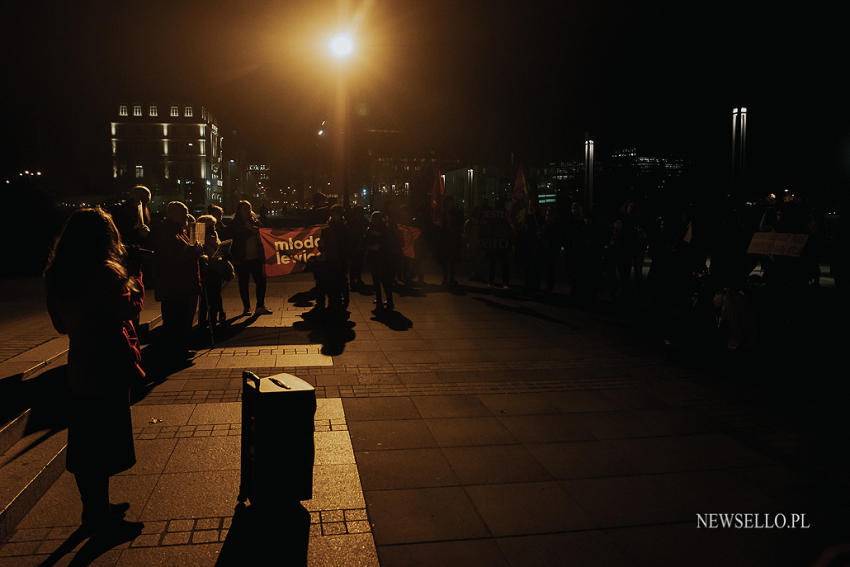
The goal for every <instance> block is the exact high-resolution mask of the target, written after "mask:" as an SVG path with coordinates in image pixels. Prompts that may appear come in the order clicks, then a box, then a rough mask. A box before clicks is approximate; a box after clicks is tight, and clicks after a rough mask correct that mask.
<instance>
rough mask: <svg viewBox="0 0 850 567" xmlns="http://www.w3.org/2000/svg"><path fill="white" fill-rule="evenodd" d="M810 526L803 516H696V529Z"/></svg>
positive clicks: (780, 528)
mask: <svg viewBox="0 0 850 567" xmlns="http://www.w3.org/2000/svg"><path fill="white" fill-rule="evenodd" d="M811 527H812V525H811V524H810V523H809V522H808V520H807V519H806V515H805V514H782V513H779V514H759V513H754V512H750V513H746V512H733V513H723V512H710V513H707V514H697V528H698V529H735V530H784V529H792V530H795V529H801V530H807V529H809V528H811Z"/></svg>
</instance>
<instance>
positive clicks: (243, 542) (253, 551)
mask: <svg viewBox="0 0 850 567" xmlns="http://www.w3.org/2000/svg"><path fill="white" fill-rule="evenodd" d="M309 539H310V513H309V512H308V511H307V510H306V509H305V508H304V507H303V506H302V505H301V504H300V503H299V502H294V503H290V504H289V505H288V507H285V508H283V507H276V508H273V509H267V510H262V509H261V508H259V507H258V506H256V505H251V506H246V505H245V504H239V505H237V506H236V510H235V512H234V514H233V522H232V524H231V525H230V530H229V531H228V532H227V539H225V540H224V544H223V545H222V547H221V552H220V553H219V556H218V561H217V562H216V566H217V567H224V566H231V565H238V566H240V567H241V566H242V565H292V566H299V565H307V546H308V543H309Z"/></svg>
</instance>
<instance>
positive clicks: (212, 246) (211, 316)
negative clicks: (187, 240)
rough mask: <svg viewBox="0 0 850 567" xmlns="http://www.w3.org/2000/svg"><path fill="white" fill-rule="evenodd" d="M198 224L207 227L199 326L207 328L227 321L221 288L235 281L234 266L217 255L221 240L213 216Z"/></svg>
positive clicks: (206, 217) (202, 264)
mask: <svg viewBox="0 0 850 567" xmlns="http://www.w3.org/2000/svg"><path fill="white" fill-rule="evenodd" d="M198 222H199V223H203V224H204V225H205V227H206V231H205V235H206V238H205V241H204V244H203V247H204V255H203V256H201V260H202V263H201V284H202V288H203V289H202V290H203V293H202V294H201V306H200V309H199V310H198V324H199V325H200V326H201V327H205V326H207V325H208V324H213V325H214V324H215V323H217V322H218V323H224V322H225V320H226V319H227V317H226V315H225V313H224V305H223V303H222V299H221V286H222V285H223V283H224V282H225V281H229V280H231V279H233V267H232V265H231V264H230V263H229V262H228V261H227V260H226V259H225V258H224V257H223V256H222V255H221V254H216V252H217V251H218V248H219V246H220V245H221V240H219V237H218V232H217V231H216V228H217V223H216V220H215V217H214V216H212V215H201V216H200V217H198Z"/></svg>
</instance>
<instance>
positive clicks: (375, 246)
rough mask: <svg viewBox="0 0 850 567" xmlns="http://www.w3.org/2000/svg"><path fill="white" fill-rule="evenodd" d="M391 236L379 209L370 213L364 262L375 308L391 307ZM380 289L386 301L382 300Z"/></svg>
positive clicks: (384, 217)
mask: <svg viewBox="0 0 850 567" xmlns="http://www.w3.org/2000/svg"><path fill="white" fill-rule="evenodd" d="M392 261H393V237H392V234H391V233H390V230H389V227H388V226H387V219H386V216H385V215H384V213H382V212H381V211H375V212H373V213H372V217H371V219H370V221H369V228H368V230H367V231H366V263H367V264H368V265H369V271H370V272H372V283H373V285H374V287H375V309H377V310H378V311H380V310H381V309H383V308H384V307H386V308H387V309H390V310H392V309H393V307H394V306H393V291H392V287H393V268H392ZM382 291H383V294H384V295H386V298H387V303H386V305H384V303H383V301H382V299H383V298H382Z"/></svg>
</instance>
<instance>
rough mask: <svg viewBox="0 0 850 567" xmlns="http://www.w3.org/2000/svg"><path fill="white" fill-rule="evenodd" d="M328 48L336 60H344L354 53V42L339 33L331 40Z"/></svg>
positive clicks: (346, 35) (344, 34)
mask: <svg viewBox="0 0 850 567" xmlns="http://www.w3.org/2000/svg"><path fill="white" fill-rule="evenodd" d="M328 48H329V49H330V50H331V54H332V55H333V56H334V57H336V58H337V59H345V58H346V57H348V56H349V55H351V53H352V52H353V51H354V40H352V39H351V36H350V35H348V34H346V33H340V34H337V35H335V36H333V37H332V38H331V41H330V43H329V44H328Z"/></svg>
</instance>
